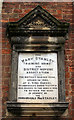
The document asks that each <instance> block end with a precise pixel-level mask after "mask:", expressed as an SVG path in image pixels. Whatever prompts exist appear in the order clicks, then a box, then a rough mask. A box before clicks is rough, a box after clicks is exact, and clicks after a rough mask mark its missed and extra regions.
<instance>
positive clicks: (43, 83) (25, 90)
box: [17, 53, 58, 103]
mask: <svg viewBox="0 0 74 120" xmlns="http://www.w3.org/2000/svg"><path fill="white" fill-rule="evenodd" d="M17 101H18V102H25V103H50V102H58V68H57V53H19V56H18V84H17Z"/></svg>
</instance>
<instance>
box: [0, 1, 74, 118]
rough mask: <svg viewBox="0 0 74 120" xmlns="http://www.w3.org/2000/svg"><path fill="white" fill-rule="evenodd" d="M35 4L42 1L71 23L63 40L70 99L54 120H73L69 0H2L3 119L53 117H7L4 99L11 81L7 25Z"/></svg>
mask: <svg viewBox="0 0 74 120" xmlns="http://www.w3.org/2000/svg"><path fill="white" fill-rule="evenodd" d="M37 5H41V6H42V7H43V8H44V9H46V10H47V11H48V12H49V13H50V14H52V15H53V16H54V17H56V18H57V19H58V20H60V21H62V22H68V23H70V28H69V38H68V40H66V43H65V88H66V92H65V94H66V102H69V107H68V110H67V111H66V116H65V117H62V118H56V120H64V119H65V120H73V116H74V104H73V99H74V98H73V93H74V31H73V28H74V23H73V22H74V21H73V17H74V16H73V12H74V11H73V9H74V8H73V3H70V2H66V3H65V2H62V3H61V2H57V3H56V2H44V3H43V2H39V3H37V2H35V3H34V2H32V3H31V2H27V3H25V2H4V3H3V6H2V20H1V22H2V116H3V119H2V120H38V119H39V120H42V119H44V120H52V119H53V120H54V118H52V117H51V118H48V117H47V118H44V117H43V118H40V117H34V118H33V117H27V118H22V119H21V118H13V119H10V118H6V101H8V100H9V94H10V90H9V89H10V81H11V51H12V50H11V46H10V43H9V40H8V38H7V36H6V25H7V23H8V22H15V21H18V20H19V19H21V18H22V17H24V15H26V14H27V13H28V12H30V11H31V10H32V9H33V8H35V7H36V6H37Z"/></svg>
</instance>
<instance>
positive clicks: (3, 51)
mask: <svg viewBox="0 0 74 120" xmlns="http://www.w3.org/2000/svg"><path fill="white" fill-rule="evenodd" d="M10 53H11V49H3V50H2V54H10Z"/></svg>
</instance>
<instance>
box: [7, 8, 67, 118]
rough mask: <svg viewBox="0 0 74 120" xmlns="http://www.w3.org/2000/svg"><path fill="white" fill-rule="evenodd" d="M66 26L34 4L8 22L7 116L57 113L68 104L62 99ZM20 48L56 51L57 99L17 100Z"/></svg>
mask: <svg viewBox="0 0 74 120" xmlns="http://www.w3.org/2000/svg"><path fill="white" fill-rule="evenodd" d="M37 26H38V27H37ZM68 28H69V24H68V23H62V22H60V21H58V20H57V19H56V18H54V17H53V16H52V15H51V14H49V13H48V12H47V11H46V10H44V9H43V8H42V7H41V6H37V7H36V8H35V9H33V10H32V11H31V12H30V13H28V14H27V15H26V16H24V17H23V18H22V19H20V20H19V21H18V22H11V23H8V25H7V36H8V38H9V40H10V42H11V47H12V71H11V83H10V99H9V101H8V102H7V116H18V117H19V116H61V115H62V114H63V113H64V111H65V110H66V109H67V108H68V103H67V102H66V101H65V70H64V43H65V40H66V39H68V34H67V33H68ZM22 52H29V53H36V52H43V53H47V52H54V53H55V52H56V53H57V56H58V90H59V91H58V94H59V95H58V102H57V103H45V104H39V103H36V104H35V103H34V104H31V103H30V104H29V103H27V104H26V103H19V102H17V80H18V54H19V53H22ZM14 111H15V112H14Z"/></svg>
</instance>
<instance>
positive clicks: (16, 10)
mask: <svg viewBox="0 0 74 120" xmlns="http://www.w3.org/2000/svg"><path fill="white" fill-rule="evenodd" d="M14 13H22V10H21V9H14Z"/></svg>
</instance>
